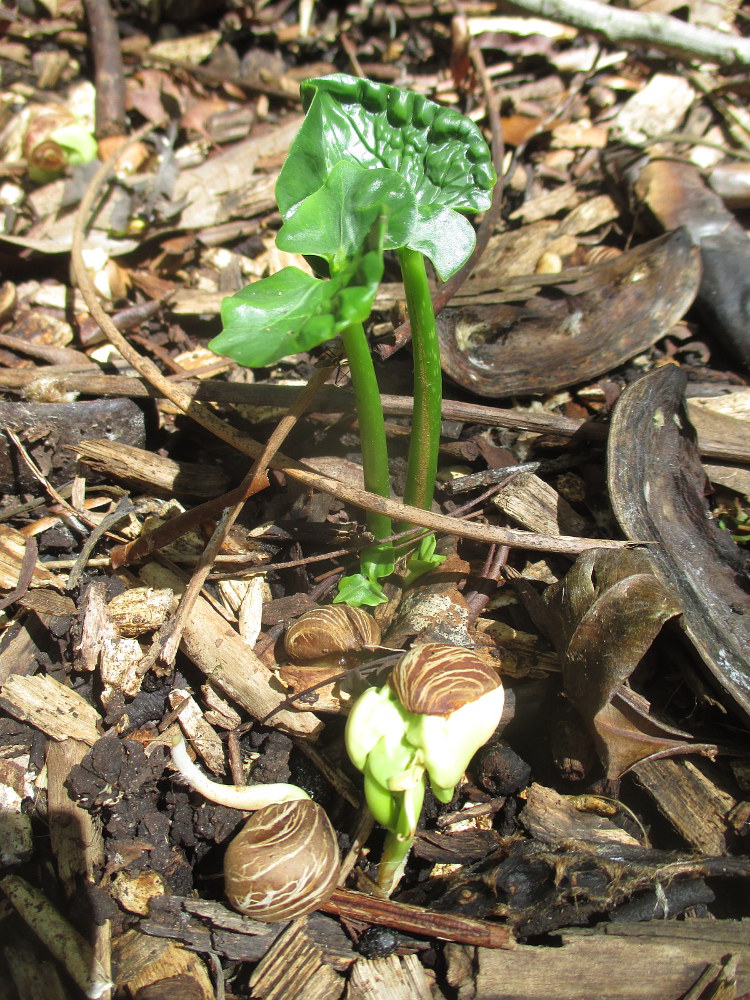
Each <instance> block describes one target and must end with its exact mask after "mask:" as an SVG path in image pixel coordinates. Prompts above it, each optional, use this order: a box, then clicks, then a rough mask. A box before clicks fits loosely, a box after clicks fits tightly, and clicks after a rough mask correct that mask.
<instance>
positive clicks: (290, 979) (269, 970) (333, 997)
mask: <svg viewBox="0 0 750 1000" xmlns="http://www.w3.org/2000/svg"><path fill="white" fill-rule="evenodd" d="M344 985H345V984H344V980H343V978H342V977H341V976H339V975H338V973H336V972H334V970H333V969H332V968H331V967H330V966H329V965H325V964H324V959H323V954H322V952H321V950H320V948H318V947H317V945H315V944H313V942H312V941H311V940H310V938H309V937H308V936H307V933H306V932H305V924H304V920H302V919H297V920H293V921H292V922H291V923H290V924H289V926H288V927H287V929H286V930H285V931H284V932H283V933H282V934H280V935H279V937H278V938H277V939H276V940H275V941H274V943H273V944H272V945H271V947H270V948H269V949H268V952H267V953H266V955H265V956H264V957H263V959H261V961H260V962H259V964H258V965H257V966H256V968H255V970H254V971H253V974H252V975H251V977H250V986H251V989H252V992H253V996H254V997H258V998H259V1000H338V997H340V996H341V994H342V993H343V992H344Z"/></svg>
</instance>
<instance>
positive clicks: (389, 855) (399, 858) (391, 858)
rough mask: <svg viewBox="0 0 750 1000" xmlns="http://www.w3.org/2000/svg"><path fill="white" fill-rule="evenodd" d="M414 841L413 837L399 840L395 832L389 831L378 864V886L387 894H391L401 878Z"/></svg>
mask: <svg viewBox="0 0 750 1000" xmlns="http://www.w3.org/2000/svg"><path fill="white" fill-rule="evenodd" d="M413 843H414V838H413V837H407V838H406V839H405V840H399V838H398V837H397V836H396V834H395V833H393V832H392V831H391V830H388V831H387V833H386V835H385V843H384V844H383V854H382V857H381V858H380V864H379V865H378V888H379V889H382V891H383V892H384V894H385V895H386V896H390V894H391V893H392V892H393V890H394V889H395V888H396V886H397V885H398V883H399V881H400V880H401V876H402V875H403V873H404V867H405V866H406V859H407V857H408V856H409V851H410V850H411V845H412V844H413Z"/></svg>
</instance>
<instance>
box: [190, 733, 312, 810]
mask: <svg viewBox="0 0 750 1000" xmlns="http://www.w3.org/2000/svg"><path fill="white" fill-rule="evenodd" d="M172 762H173V764H174V766H175V767H176V768H177V770H178V772H179V773H180V775H181V776H182V778H184V780H185V781H186V782H187V784H188V785H190V787H191V788H194V789H195V791H196V792H200V794H201V795H203V796H204V798H207V799H209V800H210V801H211V802H216V804H217V805H220V806H229V808H230V809H243V810H246V811H248V812H250V811H253V810H255V809H264V808H265V807H266V806H272V805H276V804H277V803H279V802H292V801H294V800H295V799H309V798H310V796H309V795H308V794H307V792H303V791H302V789H301V788H298V787H297V785H286V784H283V783H276V784H269V785H223V784H221V783H220V782H218V781H212V780H211V779H210V778H208V777H207V776H206V775H205V774H204V773H203V771H201V769H200V768H199V767H198V766H197V765H196V764H194V763H193V761H192V760H191V759H190V757H189V756H188V752H187V746H186V745H185V740H184V739H183V738H182V737H181V736H180V737H179V738H178V739H177V740H176V742H175V743H173V745H172Z"/></svg>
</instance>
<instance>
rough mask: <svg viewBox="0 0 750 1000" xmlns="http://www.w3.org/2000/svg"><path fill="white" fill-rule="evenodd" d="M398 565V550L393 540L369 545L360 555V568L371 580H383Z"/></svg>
mask: <svg viewBox="0 0 750 1000" xmlns="http://www.w3.org/2000/svg"><path fill="white" fill-rule="evenodd" d="M395 566H396V550H395V549H394V547H393V542H378V543H377V544H376V545H368V546H367V548H366V549H363V550H362V552H361V554H360V557H359V568H360V569H361V570H362V572H363V573H364V575H365V576H368V577H369V578H370V579H371V580H382V579H384V577H386V576H390V575H391V573H392V572H393V570H394V568H395Z"/></svg>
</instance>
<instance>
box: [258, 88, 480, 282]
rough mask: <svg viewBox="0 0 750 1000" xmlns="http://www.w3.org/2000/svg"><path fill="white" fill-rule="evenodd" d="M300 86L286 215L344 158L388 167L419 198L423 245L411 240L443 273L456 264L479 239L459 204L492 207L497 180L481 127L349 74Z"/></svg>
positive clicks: (280, 195) (283, 182) (282, 187)
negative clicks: (300, 117)
mask: <svg viewBox="0 0 750 1000" xmlns="http://www.w3.org/2000/svg"><path fill="white" fill-rule="evenodd" d="M301 93H302V100H303V103H304V105H305V108H306V111H307V114H306V116H305V120H304V121H303V123H302V125H301V127H300V130H299V132H298V133H297V135H296V137H295V139H294V142H293V143H292V146H291V149H290V150H289V155H288V156H287V158H286V161H285V163H284V166H283V167H282V169H281V173H280V175H279V180H278V182H277V185H276V200H277V201H278V204H279V209H280V211H281V214H282V217H283V218H284V219H285V220H287V219H289V218H290V217H292V216H293V215H294V214H295V212H296V211H297V210H298V209H299V207H300V205H301V204H302V203H303V202H304V200H305V199H306V198H309V197H310V195H312V194H314V193H315V192H316V191H318V190H319V189H320V188H322V187H323V185H324V184H325V183H326V180H327V179H328V177H329V175H330V173H331V171H332V170H333V169H334V167H335V166H336V164H337V163H339V162H340V161H341V160H346V161H348V162H349V163H355V164H358V165H360V166H362V167H367V168H382V167H385V168H387V169H389V170H393V171H395V172H396V173H397V174H398V175H399V176H400V177H402V178H403V179H404V180H405V181H406V183H407V184H408V186H409V187H410V188H411V190H412V191H413V193H414V195H415V198H416V202H417V208H418V212H419V217H420V224H419V232H420V234H421V235H420V238H419V240H418V243H419V245H412V243H411V242H409V243H408V244H405V245H407V246H409V247H410V248H411V249H414V250H420V252H423V253H425V255H427V256H429V257H430V259H431V260H432V261H433V263H434V264H435V266H436V269H437V270H438V273H439V274H440V275H441V277H448V276H449V275H450V274H452V273H454V272H455V271H456V270H458V268H459V267H460V266H461V265H462V264H463V263H464V262H465V261H466V259H467V258H468V256H469V254H470V253H471V249H472V248H473V245H474V240H473V233H472V234H471V244H470V245H469V243H468V238H467V237H468V235H469V233H468V231H469V230H470V229H471V227H470V226H469V225H468V223H467V222H466V220H462V221H461V222H458V221H455V220H456V219H460V218H461V217H460V216H458V215H457V213H456V211H455V210H456V209H459V210H460V211H464V212H481V211H486V210H487V209H488V208H489V207H490V203H491V192H492V187H493V185H494V183H495V180H496V176H495V171H494V168H493V166H492V158H491V155H490V151H489V149H488V147H487V144H486V142H485V141H484V137H483V136H482V133H481V132H480V130H479V129H478V127H477V126H476V125H475V124H474V123H473V122H472V121H471V120H470V119H468V118H466V117H465V116H464V115H462V114H460V113H459V112H458V111H454V110H453V109H452V108H443V107H441V106H440V105H439V104H435V103H434V102H433V101H430V100H428V99H427V98H425V97H422V96H421V95H419V94H413V93H410V92H408V91H403V90H399V89H398V88H397V87H389V86H387V85H385V84H379V83H373V82H372V81H370V80H360V79H358V78H357V77H351V76H346V75H343V74H337V75H333V76H327V77H322V78H319V79H315V80H306V81H304V82H303V83H302V85H301ZM438 209H443V210H444V211H438ZM453 217H455V218H453ZM430 224H432V234H433V235H432V237H431V238H428V227H429V226H430ZM436 258H437V259H436Z"/></svg>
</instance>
